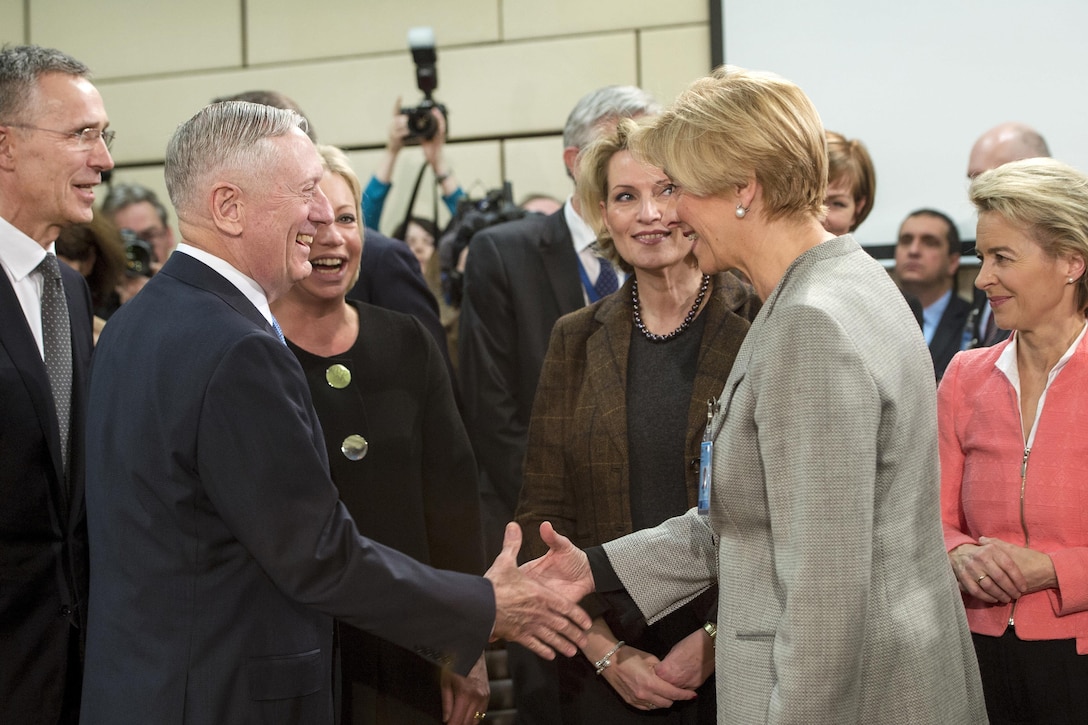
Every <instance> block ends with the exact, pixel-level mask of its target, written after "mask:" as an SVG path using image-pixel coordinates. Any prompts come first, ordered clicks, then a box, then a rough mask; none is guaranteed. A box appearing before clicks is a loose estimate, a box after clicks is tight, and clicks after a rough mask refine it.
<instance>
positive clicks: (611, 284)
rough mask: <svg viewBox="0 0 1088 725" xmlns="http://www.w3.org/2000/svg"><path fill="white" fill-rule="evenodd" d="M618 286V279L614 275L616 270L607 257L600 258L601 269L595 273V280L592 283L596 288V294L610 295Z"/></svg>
mask: <svg viewBox="0 0 1088 725" xmlns="http://www.w3.org/2000/svg"><path fill="white" fill-rule="evenodd" d="M619 288H620V281H619V279H618V278H617V277H616V270H614V269H612V265H611V264H610V263H609V262H608V260H607V259H602V260H601V271H600V273H599V274H598V275H597V281H596V282H594V283H593V289H595V290H597V294H598V295H600V296H601V297H604V296H605V295H610V294H612V293H613V292H615V291H616V290H618V289H619Z"/></svg>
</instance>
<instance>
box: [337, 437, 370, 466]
mask: <svg viewBox="0 0 1088 725" xmlns="http://www.w3.org/2000/svg"><path fill="white" fill-rule="evenodd" d="M369 447H370V444H369V443H367V442H366V438H363V437H362V436H361V435H351V436H348V437H347V438H345V439H344V442H343V443H341V444H340V452H341V453H343V454H344V458H347V459H348V460H349V461H361V460H362V459H363V458H364V457H365V456H366V451H367V449H368V448H369Z"/></svg>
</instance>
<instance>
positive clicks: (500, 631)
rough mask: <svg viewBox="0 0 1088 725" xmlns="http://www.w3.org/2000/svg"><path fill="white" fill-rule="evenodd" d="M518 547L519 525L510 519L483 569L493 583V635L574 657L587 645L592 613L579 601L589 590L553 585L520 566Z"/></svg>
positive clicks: (538, 651) (544, 654)
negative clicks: (488, 565) (493, 555)
mask: <svg viewBox="0 0 1088 725" xmlns="http://www.w3.org/2000/svg"><path fill="white" fill-rule="evenodd" d="M545 541H546V540H545ZM567 543H568V545H569V544H570V542H567ZM572 548H573V547H572ZM520 549H521V528H520V527H518V525H517V524H515V523H509V524H507V525H506V533H505V536H504V538H503V547H502V552H501V553H500V554H499V555H498V557H497V558H496V559H495V563H493V564H492V565H491V568H490V569H488V570H487V573H486V574H484V576H485V577H487V578H488V579H490V580H491V583H492V585H493V586H494V587H495V628H494V629H493V630H492V633H491V634H492V639H505V640H507V641H510V642H517V643H518V644H520V645H523V646H524V647H527V648H528V649H530V650H532V651H533V652H535V653H536V654H537V655H539V656H540V657H543V658H544V659H548V660H550V659H554V658H555V653H556V651H558V652H561V653H563V654H564V655H566V656H568V657H573V656H574V655H575V654H576V653H577V652H578V649H579V648H580V647H582V646H584V645H585V643H586V630H587V629H589V626H590V619H589V615H587V614H586V613H585V612H584V611H583V610H582V608H581V607H579V606H578V605H577V604H576V603H575V602H577V601H578V600H579V599H581V598H582V596H584V594H586V593H588V591H589V590H586V591H585V592H584V593H583V594H581V595H577V596H574V594H576V593H577V591H578V589H577V588H572V587H570V586H567V587H564V588H563V589H562V590H558V591H557V590H553V589H552V588H551V587H550V586H549V585H548V584H547V582H544V581H538V580H537V578H535V577H533V576H531V575H529V574H528V573H527V572H526V571H524V570H522V569H518V566H517V559H518V551H519V550H520ZM576 551H577V550H576ZM579 553H581V552H579ZM549 555H550V554H549ZM583 556H584V554H583ZM538 561H539V560H538ZM531 563H533V562H530V564H531ZM526 566H528V564H527V565H526ZM586 569H587V571H588V565H587V567H586ZM591 583H592V581H591Z"/></svg>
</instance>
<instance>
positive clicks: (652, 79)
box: [639, 24, 711, 105]
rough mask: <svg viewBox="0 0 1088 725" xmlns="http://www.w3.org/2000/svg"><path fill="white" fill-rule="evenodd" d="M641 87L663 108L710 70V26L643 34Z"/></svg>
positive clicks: (640, 50) (640, 52)
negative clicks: (659, 102)
mask: <svg viewBox="0 0 1088 725" xmlns="http://www.w3.org/2000/svg"><path fill="white" fill-rule="evenodd" d="M639 67H640V68H641V69H642V87H643V88H645V89H646V90H648V91H649V92H650V93H653V94H654V97H655V98H657V100H659V101H661V103H663V104H666V105H667V104H669V103H672V101H673V100H674V99H675V98H676V96H678V95H679V94H680V92H681V91H683V90H684V89H685V88H687V87H688V86H689V85H690V84H691V82H692V81H694V80H695V79H696V78H702V77H703V76H705V75H707V74H708V73H709V72H710V70H711V68H710V25H709V24H700V25H692V26H688V27H684V28H669V29H667V30H643V31H642V33H641V43H640V47H639Z"/></svg>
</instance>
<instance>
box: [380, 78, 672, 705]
mask: <svg viewBox="0 0 1088 725" xmlns="http://www.w3.org/2000/svg"><path fill="white" fill-rule="evenodd" d="M659 111H660V107H659V106H658V104H657V102H656V101H654V99H653V98H652V97H650V95H649V94H647V93H646V92H645V91H643V90H641V89H639V88H635V87H633V86H607V87H605V88H601V89H599V90H596V91H593V92H591V93H589V94H587V95H585V96H583V97H582V99H581V100H579V101H578V103H577V104H576V105H575V107H574V109H573V110H572V111H571V113H570V115H569V116H568V117H567V123H566V126H565V127H564V129H563V146H564V149H563V164H564V165H565V166H566V169H567V175H568V176H570V177H571V179H574V169H575V161H576V159H577V158H578V152H579V151H580V150H581V149H582V147H584V146H586V145H587V144H589V143H590V142H591V141H593V140H594V139H595V138H597V136H599V135H600V134H601V133H602V132H608V131H610V130H611V129H614V128H615V125H616V122H617V121H618V120H619V119H620V118H635V117H638V116H643V115H646V114H655V113H658V112H659ZM574 180H575V184H577V180H576V179H574ZM577 199H578V197H577V194H575V195H574V196H572V197H570V198H568V199H567V202H566V204H564V205H563V208H562V209H560V210H559V211H557V212H555V213H554V214H551V215H549V216H546V217H542V216H537V215H535V214H531V215H529V216H527V217H525V218H523V219H518V220H517V221H512V222H507V223H505V224H499V225H497V226H494V227H490V228H487V229H484V230H482V231H480V232H477V233H476V234H475V235H474V236H473V237H472V241H471V242H470V243H469V254H468V258H467V262H466V266H465V277H464V301H463V302H462V305H461V330H460V342H459V347H458V356H459V367H460V369H459V372H460V381H461V401H462V412H463V414H464V418H465V427H466V428H467V429H468V433H469V438H470V439H471V440H472V448H473V450H474V451H475V453H476V463H477V465H478V466H479V469H480V513H481V516H482V518H483V532H484V542H485V548H486V551H487V555H488V556H489V557H490V556H494V555H495V553H496V552H497V551H498V550H499V548H500V547H501V545H502V536H503V527H504V525H505V523H506V522H507V521H510V520H512V519H513V517H514V511H515V509H516V508H517V504H518V496H519V495H520V493H521V478H522V463H523V459H524V458H525V446H526V442H527V440H528V435H529V418H530V416H531V414H532V408H533V399H534V398H535V397H536V384H537V379H538V378H539V377H540V369H541V367H542V366H543V364H544V355H545V354H546V353H547V351H548V340H549V338H550V337H551V333H552V327H553V326H554V325H555V321H556V320H558V319H559V318H560V317H562V316H563V315H565V314H567V313H568V312H573V311H574V310H577V309H579V308H581V307H583V306H585V305H586V304H587V303H588V302H595V301H596V300H597V299H598V298H599V297H600V296H601V295H602V294H607V293H608V292H610V291H614V290H615V289H617V288H618V284H619V281H620V280H619V279H618V277H617V275H616V272H615V270H614V269H613V268H612V266H611V264H609V263H608V262H607V261H604V260H602V259H601V258H599V257H598V256H597V255H596V252H595V251H594V247H593V244H594V242H596V240H597V234H596V232H595V231H594V230H592V229H590V228H589V226H588V225H587V224H586V223H585V222H584V221H582V217H581V215H580V210H579V209H578V201H577ZM363 256H364V259H365V257H366V255H365V254H364V255H363ZM508 662H509V665H510V669H511V674H512V676H513V679H514V688H515V689H514V695H515V704H517V705H518V707H519V709H521V710H523V711H524V712H526V713H529V712H533V713H543V712H546V711H548V709H550V708H556V707H558V705H559V693H558V689H557V681H556V680H555V679H554V674H550V675H548V674H545V673H543V672H542V671H540V669H539V668H540V667H542V666H543V665H542V663H540V662H539V660H538V659H537V658H536V657H534V656H532V655H530V654H527V653H525V652H524V651H521V650H519V649H518V648H517V647H510V648H508ZM546 683H550V684H546ZM557 719H558V718H549V717H547V716H545V717H543V719H541V720H539V722H555V721H556V720H557ZM522 722H523V723H525V725H530V721H529V720H527V719H525V718H524V717H523V718H522Z"/></svg>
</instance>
